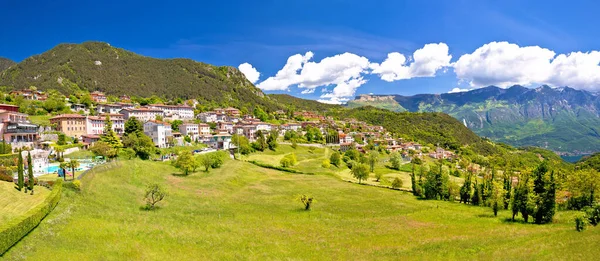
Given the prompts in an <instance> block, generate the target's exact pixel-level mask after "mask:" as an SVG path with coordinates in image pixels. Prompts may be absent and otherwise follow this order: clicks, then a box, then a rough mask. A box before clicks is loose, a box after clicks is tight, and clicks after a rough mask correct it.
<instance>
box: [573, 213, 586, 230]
mask: <svg viewBox="0 0 600 261" xmlns="http://www.w3.org/2000/svg"><path fill="white" fill-rule="evenodd" d="M586 227H587V220H586V219H585V218H584V217H583V216H577V217H575V230H577V231H579V232H581V231H584V230H585V228H586Z"/></svg>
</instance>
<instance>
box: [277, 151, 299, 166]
mask: <svg viewBox="0 0 600 261" xmlns="http://www.w3.org/2000/svg"><path fill="white" fill-rule="evenodd" d="M279 164H281V166H282V167H284V168H287V167H291V166H294V165H296V164H298V160H297V159H296V154H294V153H290V154H288V155H285V157H283V159H281V161H280V162H279Z"/></svg>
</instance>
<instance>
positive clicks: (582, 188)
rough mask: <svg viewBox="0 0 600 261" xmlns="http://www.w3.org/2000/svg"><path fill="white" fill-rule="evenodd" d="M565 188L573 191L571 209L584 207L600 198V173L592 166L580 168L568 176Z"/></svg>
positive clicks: (569, 203) (570, 202)
mask: <svg viewBox="0 0 600 261" xmlns="http://www.w3.org/2000/svg"><path fill="white" fill-rule="evenodd" d="M564 185H565V188H566V189H567V190H568V191H569V192H570V193H571V198H569V201H568V207H569V208H570V209H577V210H579V209H582V208H584V207H586V206H591V205H593V203H594V201H597V200H599V199H600V193H598V192H600V173H598V171H596V170H595V169H592V168H585V169H580V170H576V171H574V172H572V173H571V174H570V175H568V176H567V178H566V182H565V184H564Z"/></svg>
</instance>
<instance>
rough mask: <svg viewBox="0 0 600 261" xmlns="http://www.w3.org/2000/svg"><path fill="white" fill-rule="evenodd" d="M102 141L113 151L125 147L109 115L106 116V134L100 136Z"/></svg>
mask: <svg viewBox="0 0 600 261" xmlns="http://www.w3.org/2000/svg"><path fill="white" fill-rule="evenodd" d="M100 141H103V142H106V144H108V145H110V146H111V147H112V148H113V149H119V148H121V147H123V143H121V139H120V138H119V136H117V133H115V131H113V129H112V121H111V120H110V116H108V115H106V119H105V120H104V133H103V134H102V136H100Z"/></svg>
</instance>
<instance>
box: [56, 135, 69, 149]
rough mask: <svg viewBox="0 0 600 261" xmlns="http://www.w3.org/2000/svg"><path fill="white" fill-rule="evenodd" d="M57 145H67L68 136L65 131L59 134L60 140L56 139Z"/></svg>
mask: <svg viewBox="0 0 600 261" xmlns="http://www.w3.org/2000/svg"><path fill="white" fill-rule="evenodd" d="M56 144H57V145H61V146H62V145H65V144H67V136H66V135H65V134H64V133H62V132H61V133H59V134H58V140H57V141H56Z"/></svg>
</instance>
